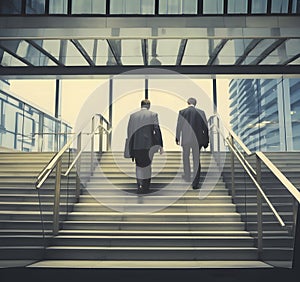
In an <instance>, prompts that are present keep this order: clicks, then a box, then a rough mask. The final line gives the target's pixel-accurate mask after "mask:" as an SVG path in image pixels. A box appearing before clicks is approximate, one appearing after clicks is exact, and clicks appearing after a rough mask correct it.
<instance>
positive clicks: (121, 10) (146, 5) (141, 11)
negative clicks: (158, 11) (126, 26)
mask: <svg viewBox="0 0 300 282" xmlns="http://www.w3.org/2000/svg"><path fill="white" fill-rule="evenodd" d="M154 3H155V0H111V1H110V13H111V14H120V15H121V14H133V15H147V14H148V15H153V14H154Z"/></svg>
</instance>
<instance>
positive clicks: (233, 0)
mask: <svg viewBox="0 0 300 282" xmlns="http://www.w3.org/2000/svg"><path fill="white" fill-rule="evenodd" d="M247 8H248V0H228V13H229V14H246V13H247Z"/></svg>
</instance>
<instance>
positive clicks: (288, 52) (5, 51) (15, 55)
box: [0, 38, 300, 67]
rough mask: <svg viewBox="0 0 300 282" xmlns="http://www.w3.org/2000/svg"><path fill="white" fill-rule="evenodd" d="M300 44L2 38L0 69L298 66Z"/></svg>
mask: <svg viewBox="0 0 300 282" xmlns="http://www.w3.org/2000/svg"><path fill="white" fill-rule="evenodd" d="M299 46H300V39H298V38H266V39H257V38H245V39H240V38H237V39H226V38H224V39H188V38H187V39H185V38H181V39H179V38H178V39H147V38H144V39H143V38H142V39H122V38H118V39H83V40H78V39H44V40H34V39H26V40H23V39H22V40H0V65H1V66H2V67H16V66H38V67H42V66H154V65H161V66H190V65H199V66H207V65H268V64H270V65H293V64H297V65H298V64H299V60H298V59H299V57H300V48H299Z"/></svg>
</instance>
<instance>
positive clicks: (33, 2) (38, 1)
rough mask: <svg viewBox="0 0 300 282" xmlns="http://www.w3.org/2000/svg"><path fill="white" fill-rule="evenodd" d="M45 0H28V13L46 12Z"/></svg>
mask: <svg viewBox="0 0 300 282" xmlns="http://www.w3.org/2000/svg"><path fill="white" fill-rule="evenodd" d="M44 13H45V0H27V1H26V14H44Z"/></svg>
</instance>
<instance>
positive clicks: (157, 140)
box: [153, 114, 163, 147]
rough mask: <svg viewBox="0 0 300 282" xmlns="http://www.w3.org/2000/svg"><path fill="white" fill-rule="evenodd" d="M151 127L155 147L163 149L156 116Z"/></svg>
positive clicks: (156, 115)
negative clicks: (152, 128)
mask: <svg viewBox="0 0 300 282" xmlns="http://www.w3.org/2000/svg"><path fill="white" fill-rule="evenodd" d="M153 127H154V132H153V134H154V135H155V136H154V138H155V143H156V144H155V145H159V146H161V147H163V140H162V134H161V130H160V126H159V122H158V114H155V115H154V119H153Z"/></svg>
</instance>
